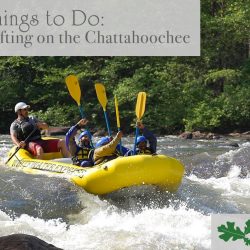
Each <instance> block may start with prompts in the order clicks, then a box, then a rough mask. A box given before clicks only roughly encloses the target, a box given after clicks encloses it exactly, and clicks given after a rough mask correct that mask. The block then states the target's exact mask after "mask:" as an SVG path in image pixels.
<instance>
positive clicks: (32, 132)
mask: <svg viewBox="0 0 250 250" xmlns="http://www.w3.org/2000/svg"><path fill="white" fill-rule="evenodd" d="M36 130H37V127H35V128H34V129H33V130H32V131H31V133H30V134H29V135H28V136H27V137H26V139H25V140H24V142H25V143H27V141H28V140H29V139H30V137H31V136H32V135H33V134H34V133H35V131H36ZM19 149H21V147H17V148H16V151H15V152H14V153H13V154H12V155H11V157H10V158H9V159H8V160H7V161H6V162H5V164H7V163H8V162H9V161H10V160H11V159H12V158H13V157H14V156H15V154H16V153H17V152H18V151H19Z"/></svg>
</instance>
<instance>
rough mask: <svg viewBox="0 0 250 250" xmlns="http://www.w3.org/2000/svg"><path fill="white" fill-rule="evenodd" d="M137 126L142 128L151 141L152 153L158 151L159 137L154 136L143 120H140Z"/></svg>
mask: <svg viewBox="0 0 250 250" xmlns="http://www.w3.org/2000/svg"><path fill="white" fill-rule="evenodd" d="M137 126H138V128H139V129H141V130H142V134H143V135H144V136H145V137H146V139H147V140H148V141H149V148H150V150H151V152H152V154H154V153H156V147H157V139H156V137H155V136H154V134H153V133H152V132H151V131H150V130H148V129H147V128H146V127H145V126H144V125H143V124H142V123H141V122H139V123H138V124H137Z"/></svg>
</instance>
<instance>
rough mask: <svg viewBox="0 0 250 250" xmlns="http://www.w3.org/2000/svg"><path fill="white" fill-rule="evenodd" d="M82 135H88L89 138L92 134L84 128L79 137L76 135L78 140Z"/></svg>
mask: <svg viewBox="0 0 250 250" xmlns="http://www.w3.org/2000/svg"><path fill="white" fill-rule="evenodd" d="M83 136H88V138H89V139H91V137H92V135H91V134H90V132H89V131H87V130H84V131H83V132H82V133H81V134H80V135H79V137H78V141H80V140H81V138H82V137H83Z"/></svg>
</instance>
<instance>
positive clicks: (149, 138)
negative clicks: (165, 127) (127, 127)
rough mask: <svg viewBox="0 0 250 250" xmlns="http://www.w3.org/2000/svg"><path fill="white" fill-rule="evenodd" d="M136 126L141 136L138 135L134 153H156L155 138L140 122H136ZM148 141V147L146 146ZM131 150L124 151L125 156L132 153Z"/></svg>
mask: <svg viewBox="0 0 250 250" xmlns="http://www.w3.org/2000/svg"><path fill="white" fill-rule="evenodd" d="M136 126H137V127H138V128H139V129H140V131H141V133H142V136H138V137H137V140H136V152H135V154H136V155H142V154H144V155H145V154H146V155H152V154H156V146H157V139H156V137H155V136H154V134H153V133H152V132H151V131H149V130H148V129H147V128H146V127H145V126H144V125H143V124H142V122H137V124H136ZM147 142H149V147H148V146H147ZM133 154H134V152H133V150H130V151H128V152H127V153H126V156H131V155H133Z"/></svg>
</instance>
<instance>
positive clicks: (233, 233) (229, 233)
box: [217, 220, 250, 246]
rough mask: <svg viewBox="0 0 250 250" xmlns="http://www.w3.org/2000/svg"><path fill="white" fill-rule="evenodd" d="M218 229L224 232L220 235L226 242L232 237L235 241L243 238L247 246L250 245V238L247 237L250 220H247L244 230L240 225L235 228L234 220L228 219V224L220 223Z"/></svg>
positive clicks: (249, 230) (249, 229)
mask: <svg viewBox="0 0 250 250" xmlns="http://www.w3.org/2000/svg"><path fill="white" fill-rule="evenodd" d="M217 230H218V232H220V233H222V234H221V235H219V238H220V239H222V240H224V241H226V242H227V241H229V240H230V239H232V240H233V241H236V240H239V239H243V240H244V242H245V244H246V245H247V246H249V245H250V239H249V238H248V237H247V235H248V234H249V232H250V220H248V221H247V222H246V226H245V228H244V232H243V231H242V230H241V229H240V228H239V227H236V228H235V223H234V222H228V221H227V225H220V226H219V227H218V228H217Z"/></svg>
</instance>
